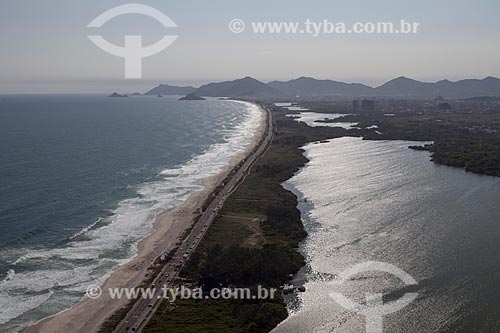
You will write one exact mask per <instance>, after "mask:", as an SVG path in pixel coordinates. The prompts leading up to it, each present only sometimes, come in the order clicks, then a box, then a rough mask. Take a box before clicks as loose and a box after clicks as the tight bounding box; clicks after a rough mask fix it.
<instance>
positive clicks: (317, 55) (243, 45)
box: [0, 0, 500, 93]
mask: <svg viewBox="0 0 500 333" xmlns="http://www.w3.org/2000/svg"><path fill="white" fill-rule="evenodd" d="M126 3H130V2H128V1H121V0H120V1H118V0H109V1H103V0H85V1H84V0H81V1H76V0H43V1H41V0H0V42H1V48H0V93H12V92H96V91H103V90H104V91H105V92H107V91H109V90H122V91H132V90H141V91H143V90H145V89H146V88H149V87H151V86H153V85H155V84H156V83H159V82H164V83H174V84H194V85H198V84H202V83H205V82H208V81H212V80H226V79H235V78H239V77H242V76H246V75H250V76H253V77H255V78H257V79H260V80H263V81H268V80H273V79H279V80H288V79H291V78H295V77H298V76H302V75H306V76H314V77H317V78H325V79H326V78H328V79H335V80H345V81H349V82H362V83H367V84H370V85H377V84H380V83H383V82H384V81H386V80H388V79H391V78H394V77H396V76H400V75H405V76H409V77H412V78H416V79H421V80H427V81H436V80H440V79H442V78H449V79H452V80H457V79H462V78H482V77H485V76H488V75H492V76H500V20H499V19H498V14H499V13H500V1H498V0H476V1H472V0H470V1H468V0H467V1H466V0H442V1H439V0H432V1H431V0H424V1H422V0H420V1H415V0H407V1H404V0H378V1H373V0H365V1H361V0H349V1H348V0H342V1H339V0H325V1H313V0H310V1H290V0H279V1H276V0H274V1H271V0H266V1H262V0H252V1H235V0H210V1H207V0H203V1H202V0H200V1H189V0H182V1H181V0H175V1H174V0H144V1H140V2H139V1H138V3H142V4H146V5H149V6H152V7H154V8H157V9H158V10H160V11H162V12H163V13H165V14H167V15H168V16H169V17H170V18H171V19H172V20H173V21H175V22H176V23H177V25H178V28H165V27H163V26H162V25H161V24H160V23H158V22H157V21H155V20H154V19H152V18H148V17H146V16H141V15H124V16H121V17H117V18H115V19H113V20H111V21H109V22H108V23H107V24H105V25H104V26H103V27H102V28H98V29H97V28H92V29H91V28H87V25H88V24H89V23H90V21H92V20H93V19H94V18H95V17H97V16H98V15H99V14H101V13H102V12H104V11H105V10H107V9H110V8H112V7H114V6H116V5H121V4H126ZM235 18H239V19H242V20H244V21H245V22H246V23H247V29H246V30H245V31H244V32H242V33H240V34H234V33H231V32H230V31H229V29H228V23H229V22H230V21H231V20H232V19H235ZM307 19H310V20H313V21H323V20H324V19H326V20H329V21H331V22H346V23H348V24H351V23H354V22H358V21H363V22H366V21H374V22H376V21H393V22H396V23H398V22H399V20H401V19H405V20H407V21H417V22H420V27H419V33H418V34H413V35H371V34H361V35H352V34H351V35H338V34H334V35H331V34H323V35H320V36H318V37H313V36H310V35H308V34H294V35H284V34H279V35H277V34H274V35H273V34H263V35H257V34H254V33H252V32H251V31H249V30H251V28H250V27H249V25H250V22H256V21H286V22H295V21H297V22H303V21H305V20H307ZM89 34H99V35H102V36H103V37H104V38H105V39H107V40H108V41H110V42H111V43H114V44H117V45H123V41H124V35H127V34H128V35H131V34H135V35H142V36H143V40H144V44H145V45H149V44H152V43H154V42H156V41H158V40H159V39H160V38H161V37H163V36H164V35H165V34H168V35H178V36H179V37H178V39H177V41H176V42H175V43H174V44H172V45H171V46H170V47H168V48H167V49H166V50H164V51H162V52H161V53H159V54H156V55H154V56H152V57H149V58H145V59H144V60H143V80H124V79H123V77H124V60H123V59H122V58H118V57H115V56H112V55H110V54H108V53H106V52H104V51H102V50H101V49H99V48H98V47H97V46H95V45H94V44H92V43H91V42H90V41H89V39H88V38H87V35H89ZM113 88H116V89H113Z"/></svg>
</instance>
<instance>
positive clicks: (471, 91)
mask: <svg viewBox="0 0 500 333" xmlns="http://www.w3.org/2000/svg"><path fill="white" fill-rule="evenodd" d="M191 93H194V94H196V95H197V96H208V97H233V98H245V99H254V100H255V99H279V98H285V97H326V96H332V97H334V96H345V97H403V98H435V97H437V96H443V97H445V98H469V97H475V96H500V79H498V78H495V77H491V76H488V77H486V78H484V79H466V80H460V81H456V82H452V81H449V80H441V81H438V82H435V83H431V82H422V81H417V80H413V79H410V78H407V77H404V76H401V77H398V78H395V79H393V80H390V81H388V82H386V83H384V84H383V85H381V86H379V87H375V88H374V87H370V86H367V85H364V84H361V83H345V82H340V81H333V80H318V79H315V78H311V77H305V76H303V77H299V78H297V79H293V80H289V81H271V82H269V83H267V84H266V83H264V82H261V81H258V80H256V79H254V78H252V77H249V76H247V77H244V78H242V79H238V80H234V81H224V82H217V83H209V84H205V85H202V86H201V87H199V88H194V87H177V86H171V85H165V84H161V85H159V86H157V87H155V88H153V89H152V90H150V91H148V92H147V93H146V95H187V94H191Z"/></svg>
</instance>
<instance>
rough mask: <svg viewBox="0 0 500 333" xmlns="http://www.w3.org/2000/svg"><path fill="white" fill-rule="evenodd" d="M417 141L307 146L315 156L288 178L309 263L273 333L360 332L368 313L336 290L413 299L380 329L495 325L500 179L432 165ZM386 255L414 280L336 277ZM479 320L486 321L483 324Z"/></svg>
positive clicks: (355, 297) (463, 328)
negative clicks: (340, 299)
mask: <svg viewBox="0 0 500 333" xmlns="http://www.w3.org/2000/svg"><path fill="white" fill-rule="evenodd" d="M413 144H415V142H405V141H364V140H362V139H360V138H339V139H333V140H330V142H328V143H320V144H314V143H311V144H308V145H306V146H305V147H304V149H305V155H306V156H307V157H308V158H309V160H310V162H309V163H307V165H306V166H305V167H304V168H303V169H301V170H300V171H299V172H297V173H296V175H295V176H294V177H293V178H292V179H290V180H289V181H287V182H286V183H285V184H283V185H284V186H285V187H286V188H288V189H290V190H292V191H293V192H294V193H296V194H297V195H298V196H299V199H300V203H299V208H300V210H301V212H302V217H303V221H304V225H305V228H306V230H307V232H308V233H309V235H308V237H307V238H306V239H305V241H303V242H302V245H301V248H300V250H301V252H302V253H303V254H304V256H305V257H306V262H307V265H306V267H304V268H303V269H302V270H301V272H300V273H299V274H298V276H297V277H296V278H297V281H296V282H297V283H304V284H305V286H306V288H307V291H306V292H305V293H299V294H296V296H294V297H292V298H290V299H289V300H288V305H289V311H290V314H291V315H290V317H289V318H287V319H286V320H285V321H284V322H283V323H281V324H280V325H279V326H278V327H277V328H276V329H275V330H274V331H273V332H276V333H285V332H332V331H335V332H363V331H364V330H365V317H364V316H363V315H360V314H356V313H354V312H352V311H349V310H346V309H344V308H343V307H341V306H340V305H339V304H338V303H337V302H336V301H335V300H334V299H333V298H332V297H330V296H329V294H330V293H333V292H339V293H342V294H344V295H345V296H347V297H349V298H351V299H352V300H354V301H356V302H358V303H363V302H364V300H365V294H366V293H375V292H377V293H384V295H385V297H384V300H385V301H387V300H396V299H398V298H400V297H401V296H402V295H403V294H404V293H406V292H417V293H418V297H417V299H416V300H415V301H413V302H412V303H411V304H410V305H408V306H407V307H405V308H403V309H402V310H401V311H398V312H396V313H393V314H389V315H387V316H385V317H384V320H383V324H384V332H434V331H450V330H458V331H470V328H471V327H476V328H478V327H481V328H482V329H484V330H488V331H498V327H489V326H487V325H489V323H491V325H494V320H488V319H492V318H495V317H497V316H498V313H497V312H498V311H497V310H495V309H498V308H499V301H498V300H499V295H500V288H499V287H498V282H499V281H500V279H499V278H500V179H498V178H495V177H489V176H480V175H476V174H472V173H467V172H465V171H464V170H463V169H459V168H452V167H446V166H441V165H437V164H434V163H432V162H430V161H429V153H428V152H421V151H413V150H410V149H408V146H410V145H413ZM367 261H380V262H385V263H389V264H392V265H395V266H397V267H399V268H400V269H402V270H404V271H405V272H407V273H408V274H409V275H411V276H412V277H413V278H414V279H415V280H416V281H417V282H418V286H416V287H413V288H407V287H405V285H404V284H403V283H402V281H401V280H399V279H397V278H395V277H394V276H392V275H389V274H386V273H378V272H374V273H362V274H359V275H356V276H355V277H354V279H352V280H350V281H349V282H348V283H344V284H342V285H341V286H335V285H332V284H331V282H332V281H333V282H335V281H336V280H338V279H339V277H338V274H339V273H340V272H342V271H344V270H346V269H348V268H350V267H353V266H354V265H356V264H359V263H363V262H367ZM480 323H481V325H482V326H480Z"/></svg>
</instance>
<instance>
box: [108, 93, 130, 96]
mask: <svg viewBox="0 0 500 333" xmlns="http://www.w3.org/2000/svg"><path fill="white" fill-rule="evenodd" d="M108 97H128V96H127V95H121V94H119V93H117V92H114V93H112V94H111V95H109V96H108Z"/></svg>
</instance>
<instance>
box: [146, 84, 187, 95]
mask: <svg viewBox="0 0 500 333" xmlns="http://www.w3.org/2000/svg"><path fill="white" fill-rule="evenodd" d="M195 90H196V88H195V87H191V86H188V87H180V86H171V85H168V84H160V85H159V86H156V87H154V88H153V89H151V90H150V91H148V92H147V93H145V94H144V95H188V94H190V93H192V92H193V91H195Z"/></svg>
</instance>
